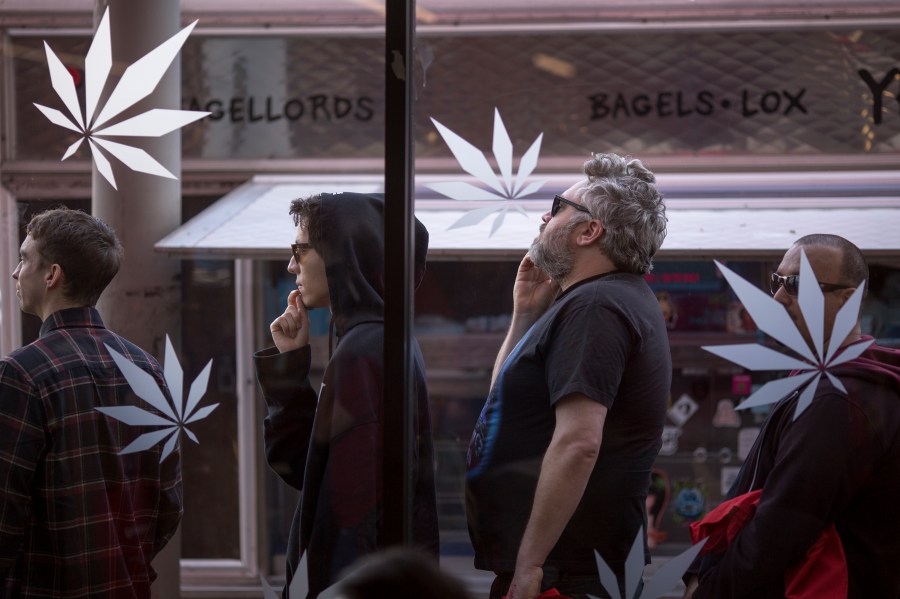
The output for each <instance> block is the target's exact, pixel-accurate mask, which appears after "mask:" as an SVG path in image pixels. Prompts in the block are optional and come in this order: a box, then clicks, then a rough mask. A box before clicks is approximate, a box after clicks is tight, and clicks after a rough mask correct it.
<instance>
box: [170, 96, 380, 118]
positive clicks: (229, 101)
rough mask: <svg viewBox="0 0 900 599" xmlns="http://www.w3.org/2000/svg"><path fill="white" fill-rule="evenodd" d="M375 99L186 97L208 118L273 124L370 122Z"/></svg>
mask: <svg viewBox="0 0 900 599" xmlns="http://www.w3.org/2000/svg"><path fill="white" fill-rule="evenodd" d="M374 102H375V100H374V99H373V98H371V97H369V96H359V97H355V98H345V97H344V96H340V95H335V94H330V95H329V94H311V95H309V96H307V97H304V98H288V99H280V98H275V97H273V96H265V97H260V96H237V97H231V98H224V99H223V98H213V99H205V98H197V97H193V98H191V99H190V100H188V102H187V104H188V108H189V109H190V110H204V111H206V112H209V113H210V114H209V120H211V121H220V120H223V119H224V120H225V121H226V122H229V123H244V122H246V123H258V122H263V123H273V122H275V121H279V120H281V119H287V120H288V121H299V120H301V119H306V120H307V121H323V122H333V121H339V120H342V119H351V120H356V121H361V122H366V121H371V120H372V117H373V116H374V115H375V111H374Z"/></svg>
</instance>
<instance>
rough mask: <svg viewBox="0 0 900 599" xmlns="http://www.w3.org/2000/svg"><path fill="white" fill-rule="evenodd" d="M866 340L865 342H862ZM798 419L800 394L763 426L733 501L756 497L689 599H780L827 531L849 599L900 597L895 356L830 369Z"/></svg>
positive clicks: (878, 355)
mask: <svg viewBox="0 0 900 599" xmlns="http://www.w3.org/2000/svg"><path fill="white" fill-rule="evenodd" d="M866 339H871V338H866ZM829 372H830V373H831V374H832V375H834V376H835V377H837V378H838V379H839V380H840V381H841V383H842V384H843V385H844V387H846V390H847V393H846V394H844V393H842V392H841V391H839V390H838V389H836V388H835V387H834V386H833V385H832V384H831V382H829V381H828V379H827V377H823V378H822V379H821V382H820V383H819V386H818V388H817V390H816V394H815V397H814V399H813V401H812V403H811V404H810V405H809V407H808V408H806V410H804V411H803V412H802V413H801V414H800V415H799V416H798V417H797V419H796V420H795V419H794V409H795V407H796V406H797V394H796V393H795V394H794V395H793V396H791V397H789V398H787V399H785V400H783V401H781V402H779V403H778V404H777V405H776V407H775V409H774V410H773V411H772V414H771V416H770V417H769V419H768V420H767V421H766V423H765V425H763V429H762V431H761V432H760V434H759V437H758V438H757V440H756V443H755V444H754V446H753V448H752V449H751V450H750V455H749V456H748V458H747V461H746V462H745V463H744V465H743V467H742V468H741V471H740V474H739V475H738V479H737V481H736V482H735V484H734V486H733V487H732V489H731V491H730V492H729V497H734V496H737V495H741V494H743V493H748V492H750V491H755V490H757V489H762V496H761V498H760V503H759V507H758V509H757V511H756V514H755V515H754V516H753V518H752V519H751V520H750V521H749V523H748V524H747V525H746V527H745V528H743V529H742V530H741V532H740V534H739V535H738V536H737V537H736V538H735V540H734V542H733V543H732V544H731V545H730V546H729V547H728V549H727V550H726V551H725V553H724V554H722V555H721V556H709V557H707V558H704V560H703V561H702V563H701V565H700V587H699V588H698V589H697V592H696V593H695V594H694V599H737V598H739V597H747V598H753V599H771V598H780V597H784V596H785V591H784V574H785V570H786V569H787V568H788V567H789V566H791V565H793V564H796V563H798V562H800V561H801V560H802V559H803V557H804V555H805V554H806V551H807V549H809V547H810V546H811V545H812V544H813V542H814V541H815V540H816V539H817V538H818V537H819V535H820V534H821V533H822V531H823V530H824V529H825V527H826V526H828V524H830V523H833V524H834V526H835V529H836V530H837V532H838V535H839V536H840V539H841V544H842V545H843V548H844V553H845V555H846V560H847V571H848V572H847V573H848V579H849V589H848V592H847V597H848V599H873V598H876V597H877V598H878V599H900V567H898V559H900V515H898V509H900V351H897V350H893V349H886V348H883V347H879V346H876V345H872V346H870V347H869V348H868V349H867V350H866V351H865V352H864V353H863V354H862V356H860V357H859V358H857V359H856V360H852V361H850V362H847V363H846V364H842V365H840V366H837V367H834V368H831V369H829Z"/></svg>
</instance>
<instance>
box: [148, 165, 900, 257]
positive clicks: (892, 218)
mask: <svg viewBox="0 0 900 599" xmlns="http://www.w3.org/2000/svg"><path fill="white" fill-rule="evenodd" d="M535 178H536V179H540V178H542V177H539V176H536V177H535ZM543 178H544V179H548V182H547V184H545V186H544V188H542V190H541V191H540V192H539V194H536V196H537V197H541V198H543V199H540V200H535V199H524V200H504V201H497V202H473V201H469V202H462V201H455V200H449V199H446V198H444V199H439V197H440V196H438V194H436V193H435V192H433V191H431V190H430V189H429V188H428V187H427V185H428V183H429V182H430V181H448V180H453V177H450V176H437V177H436V176H430V177H421V176H420V177H417V178H416V204H415V213H416V217H417V218H418V219H419V220H421V221H422V222H423V223H424V224H425V226H426V227H427V228H428V231H429V234H430V243H429V255H430V257H431V258H432V259H441V258H443V259H462V258H465V259H506V258H513V259H517V258H518V257H520V256H522V255H523V254H524V252H525V251H526V250H527V248H528V247H529V245H530V244H531V241H532V240H533V239H534V236H535V235H536V234H537V231H538V227H539V225H540V224H541V215H542V214H544V212H546V210H547V209H548V208H549V199H548V198H551V197H552V196H553V194H555V193H561V192H562V191H563V190H565V189H566V188H567V187H568V186H569V184H570V183H571V182H573V181H576V180H577V179H578V177H577V175H572V176H564V177H563V176H558V175H557V176H551V177H543ZM659 185H660V188H661V189H662V191H663V193H664V195H665V196H666V205H667V216H668V218H669V223H668V235H667V237H666V241H665V243H664V244H663V247H662V249H661V250H660V253H659V255H658V257H659V258H666V257H670V258H675V257H677V258H698V259H699V258H734V257H738V256H742V257H758V258H772V259H775V258H780V257H781V255H782V254H783V253H784V251H785V250H786V249H787V248H788V247H790V245H791V244H792V243H793V242H794V241H795V240H796V239H797V238H799V237H802V236H803V235H807V234H810V233H837V234H839V235H842V236H844V237H846V238H847V239H849V240H850V241H852V242H853V243H855V244H856V245H858V246H859V247H860V248H861V249H862V250H863V251H864V252H865V253H866V254H867V255H868V256H870V257H892V258H900V171H890V172H885V171H877V172H875V174H874V175H873V174H872V173H858V172H857V173H852V174H850V173H821V174H816V175H815V176H811V175H810V174H809V173H803V174H759V173H757V174H743V175H736V176H724V175H698V174H677V175H676V174H669V175H660V176H659ZM382 190H383V184H382V180H381V179H380V178H372V177H364V176H358V177H353V176H343V177H330V178H327V179H324V178H316V177H302V176H258V177H255V178H254V179H252V180H251V181H250V182H248V183H246V184H244V185H242V186H241V187H239V188H237V189H235V190H234V191H232V192H230V193H229V194H227V195H226V196H225V197H223V198H222V199H220V200H219V201H217V202H216V203H215V204H213V205H212V206H210V207H209V208H207V209H206V210H204V211H203V212H202V213H200V214H199V215H197V216H196V217H194V218H193V219H191V220H190V221H188V222H187V223H185V224H184V225H182V226H181V227H179V228H178V229H177V230H175V231H174V232H172V233H171V234H170V235H168V236H166V237H165V238H164V239H162V240H161V241H159V242H158V243H157V244H156V249H157V250H158V251H162V252H167V253H170V254H173V255H177V256H181V257H184V258H217V259H233V258H260V259H276V260H280V259H284V258H285V256H287V255H288V246H289V245H290V243H292V242H293V240H294V237H295V230H294V226H293V223H292V221H291V218H290V216H289V215H288V207H289V205H290V202H291V200H293V199H295V198H299V197H304V196H308V195H311V194H314V193H320V192H339V191H356V192H363V193H368V192H378V191H382ZM492 206H493V207H495V208H496V210H495V211H493V212H492V211H491V210H490V207H492ZM474 209H485V211H486V212H488V213H489V214H488V215H487V216H486V217H485V218H484V219H483V220H481V222H480V223H478V224H476V225H472V226H464V227H456V228H454V227H453V225H454V224H455V223H457V221H459V219H460V218H462V217H463V216H464V215H466V214H467V213H470V212H471V211H472V210H474Z"/></svg>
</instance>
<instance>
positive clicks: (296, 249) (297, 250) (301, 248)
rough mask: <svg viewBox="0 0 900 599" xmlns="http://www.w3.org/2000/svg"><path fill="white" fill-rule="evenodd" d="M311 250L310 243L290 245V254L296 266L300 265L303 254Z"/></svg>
mask: <svg viewBox="0 0 900 599" xmlns="http://www.w3.org/2000/svg"><path fill="white" fill-rule="evenodd" d="M311 249H313V246H312V244H311V243H292V244H291V253H292V254H293V255H294V260H295V261H296V262H297V264H300V259H301V258H303V254H305V253H306V252H308V251H309V250H311Z"/></svg>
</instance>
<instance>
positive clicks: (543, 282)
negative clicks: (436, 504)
mask: <svg viewBox="0 0 900 599" xmlns="http://www.w3.org/2000/svg"><path fill="white" fill-rule="evenodd" d="M584 172H585V175H586V178H585V179H583V180H581V181H579V182H578V183H576V184H575V185H573V186H572V187H570V188H569V189H568V190H566V191H565V192H563V193H562V195H557V196H556V197H555V198H554V199H553V203H552V205H551V208H550V210H548V211H547V213H546V214H544V216H543V217H542V220H543V224H542V225H541V227H540V233H539V235H538V236H537V237H536V238H535V240H534V243H532V245H531V249H530V250H529V251H528V254H527V255H526V256H525V257H524V259H523V260H522V262H521V264H520V265H519V270H518V273H517V275H516V283H515V287H514V290H513V316H512V323H511V325H510V329H509V333H508V334H507V337H506V340H505V341H504V343H503V346H502V347H501V349H500V353H499V355H498V356H497V360H496V362H495V364H494V375H493V380H492V384H491V391H490V394H489V395H488V398H487V402H486V403H485V406H484V409H483V410H482V412H481V416H480V417H479V419H478V422H477V423H476V426H475V431H474V433H473V435H472V441H471V444H470V446H469V455H468V458H467V476H466V487H467V489H466V490H467V493H466V499H467V515H468V519H469V531H470V535H471V537H472V543H473V545H474V547H475V566H476V567H477V568H480V569H484V570H492V571H494V572H495V573H496V574H497V578H496V579H495V581H494V584H493V586H492V588H491V597H492V598H494V597H496V598H498V599H499V598H500V597H501V596H504V595H506V596H507V597H509V598H510V599H531V598H532V597H537V596H538V595H539V594H540V593H541V592H542V591H544V590H547V589H550V588H556V589H557V590H558V591H559V592H560V593H562V594H563V595H566V596H569V597H587V595H588V594H590V595H593V596H597V597H608V596H609V595H608V594H606V591H605V590H604V589H603V587H602V585H601V583H600V581H599V579H598V576H597V566H596V562H595V558H594V551H595V550H597V551H599V553H600V555H602V556H603V558H604V559H605V560H606V562H607V563H608V564H609V565H610V567H611V568H612V569H613V572H614V573H615V574H616V576H617V578H618V579H619V586H620V587H621V588H622V589H623V592H624V581H623V579H624V564H625V560H626V558H627V556H628V552H629V550H630V548H631V545H632V543H633V541H634V539H635V536H636V535H637V533H638V531H639V530H640V528H641V526H643V527H644V530H646V524H647V522H646V509H645V501H646V497H647V490H648V487H649V480H650V468H651V466H652V464H653V461H654V460H655V458H656V455H657V453H658V452H659V448H660V439H661V436H662V428H663V422H664V419H665V415H666V405H667V401H668V396H669V387H670V384H671V376H672V363H671V355H670V353H669V343H668V337H667V334H666V325H665V322H664V321H663V318H662V314H661V312H660V310H659V306H658V303H657V300H656V297H655V296H654V295H653V292H652V291H651V290H650V288H649V286H648V285H647V283H646V282H645V281H644V278H643V276H642V275H644V274H645V273H647V272H649V271H650V269H651V268H652V263H651V260H652V258H653V256H654V254H655V253H656V251H657V250H658V249H659V247H660V245H661V244H662V242H663V239H664V238H665V235H666V216H665V205H664V204H663V200H662V197H661V196H660V194H659V192H658V190H657V188H656V179H655V177H654V175H653V173H651V172H650V171H649V170H648V169H647V168H646V167H644V165H643V164H641V162H640V161H639V160H634V159H629V158H623V157H621V156H617V155H615V154H596V155H594V156H593V157H592V159H591V160H589V161H588V162H586V163H585V165H584ZM644 559H645V561H646V562H649V552H648V551H647V548H646V538H645V540H644Z"/></svg>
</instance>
